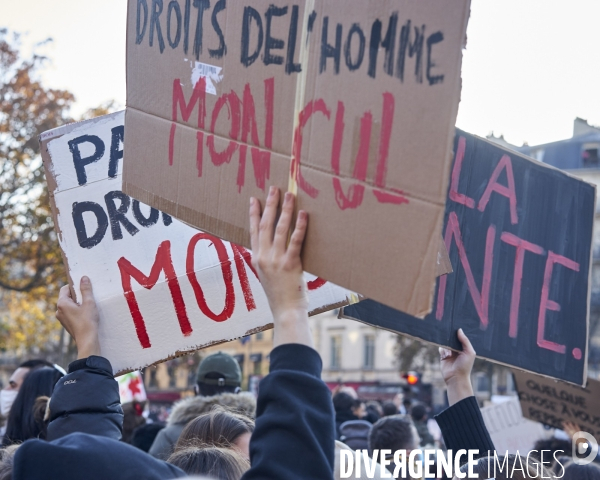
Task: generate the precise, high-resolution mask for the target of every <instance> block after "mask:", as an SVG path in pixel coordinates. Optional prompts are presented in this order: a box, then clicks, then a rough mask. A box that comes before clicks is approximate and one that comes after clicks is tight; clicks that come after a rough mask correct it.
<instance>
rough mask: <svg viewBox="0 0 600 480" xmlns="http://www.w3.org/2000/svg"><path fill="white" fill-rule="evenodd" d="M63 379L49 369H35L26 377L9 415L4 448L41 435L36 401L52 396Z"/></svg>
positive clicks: (58, 373)
mask: <svg viewBox="0 0 600 480" xmlns="http://www.w3.org/2000/svg"><path fill="white" fill-rule="evenodd" d="M62 377H63V374H62V373H61V372H59V371H58V370H57V369H55V368H49V367H42V368H37V369H34V370H32V371H31V372H30V373H29V374H28V375H27V377H25V380H24V381H23V385H21V388H20V389H19V393H18V394H17V398H15V402H14V403H13V405H12V407H11V409H10V413H9V414H8V420H7V422H6V433H5V435H4V439H3V440H2V445H3V446H7V445H11V444H13V443H20V442H24V441H25V440H29V439H30V438H37V437H38V436H39V435H40V433H41V432H42V428H41V426H40V425H38V424H37V423H36V421H35V417H34V405H35V401H36V399H37V398H38V397H44V396H45V397H50V396H52V392H53V391H54V385H56V382H58V380H60V379H61V378H62Z"/></svg>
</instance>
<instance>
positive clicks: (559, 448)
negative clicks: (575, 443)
mask: <svg viewBox="0 0 600 480" xmlns="http://www.w3.org/2000/svg"><path fill="white" fill-rule="evenodd" d="M534 451H535V453H533V455H535V457H536V458H537V459H538V460H539V459H540V455H541V453H540V452H542V451H543V452H544V461H549V460H550V461H552V463H554V459H555V458H560V457H561V456H565V455H571V452H572V447H571V441H570V440H562V439H560V438H555V437H552V438H541V439H539V440H538V441H536V442H535V444H534V445H533V450H532V452H534Z"/></svg>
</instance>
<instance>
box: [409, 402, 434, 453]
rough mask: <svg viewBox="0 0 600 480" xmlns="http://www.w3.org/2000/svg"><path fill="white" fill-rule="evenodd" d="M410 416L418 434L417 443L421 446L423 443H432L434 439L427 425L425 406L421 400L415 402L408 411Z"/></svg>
mask: <svg viewBox="0 0 600 480" xmlns="http://www.w3.org/2000/svg"><path fill="white" fill-rule="evenodd" d="M410 416H411V417H412V420H413V423H414V424H415V427H416V429H417V433H418V434H419V438H420V442H419V445H420V446H422V447H424V446H425V445H434V444H435V440H434V438H433V435H431V432H430V431H429V427H428V426H427V407H426V406H425V405H424V404H423V403H421V402H417V403H415V404H414V405H413V406H412V409H411V411H410Z"/></svg>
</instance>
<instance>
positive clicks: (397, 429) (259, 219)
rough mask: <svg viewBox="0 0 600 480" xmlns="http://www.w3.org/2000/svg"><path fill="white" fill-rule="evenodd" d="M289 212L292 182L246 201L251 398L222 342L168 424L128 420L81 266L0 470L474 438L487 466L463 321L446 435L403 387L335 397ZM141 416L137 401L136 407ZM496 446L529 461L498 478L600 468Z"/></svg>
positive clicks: (297, 465) (115, 465)
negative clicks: (265, 356) (265, 327)
mask: <svg viewBox="0 0 600 480" xmlns="http://www.w3.org/2000/svg"><path fill="white" fill-rule="evenodd" d="M280 204H281V210H280V215H279V218H277V217H278V210H279V208H278V207H279V205H280ZM293 210H294V196H293V195H292V194H290V193H286V194H285V196H284V198H283V200H282V201H280V193H279V190H278V189H275V188H271V189H270V191H269V196H268V198H267V200H266V204H265V206H264V210H263V209H262V208H261V205H260V202H259V201H258V200H256V199H251V204H250V233H251V243H252V251H253V260H252V261H253V264H254V266H255V268H256V270H257V272H258V275H259V278H260V280H261V284H262V286H263V288H264V290H265V293H266V296H267V298H268V300H269V306H270V308H271V311H272V314H273V323H274V348H273V350H272V352H271V354H270V373H269V375H268V376H267V377H265V378H264V379H263V380H262V382H261V384H260V389H259V394H258V399H257V400H255V399H254V397H253V396H251V395H249V394H245V393H243V392H240V385H241V372H240V369H239V365H238V364H237V362H236V361H235V360H234V359H233V358H232V357H230V356H228V355H226V354H223V353H217V354H214V355H211V356H208V357H206V358H205V359H204V360H203V361H202V363H201V364H200V367H199V369H198V374H197V378H196V381H197V382H196V396H194V397H191V398H187V399H184V400H182V401H180V402H179V403H177V404H176V405H175V406H174V408H173V410H172V412H171V414H170V417H169V418H168V421H167V424H166V426H165V425H161V424H159V423H148V424H144V425H136V423H135V421H133V422H128V421H126V422H125V428H124V416H126V414H127V412H125V413H124V409H123V407H122V405H121V404H120V400H119V390H118V386H117V382H116V381H115V380H114V378H113V370H112V367H111V365H110V362H109V361H108V360H107V359H106V358H104V357H102V356H101V349H100V345H99V341H98V328H99V325H98V324H99V316H98V311H97V308H96V304H95V301H94V295H93V289H92V284H91V282H90V280H89V279H88V278H87V277H84V278H83V279H82V281H81V292H82V300H81V303H80V304H77V303H76V302H75V301H73V299H72V298H71V296H70V291H69V288H68V287H63V289H62V290H61V293H60V297H59V301H58V306H57V317H58V319H59V321H60V322H61V324H62V325H63V327H64V328H65V329H66V330H67V331H68V332H69V333H70V334H71V336H72V337H73V338H74V340H75V343H76V345H77V360H76V361H74V362H72V363H71V364H70V365H69V368H68V372H65V371H64V370H63V369H62V368H61V367H59V366H57V365H53V364H50V363H48V362H45V361H43V360H31V361H28V362H25V363H23V364H21V365H20V366H19V368H17V369H16V370H15V372H14V373H13V375H12V376H11V378H10V382H9V384H8V385H7V386H6V388H4V389H3V390H2V391H1V393H0V409H1V413H2V415H3V416H4V417H5V418H6V419H7V420H6V426H5V429H4V431H3V432H2V435H3V437H2V438H3V440H2V446H3V448H2V450H0V480H8V479H12V480H24V479H27V480H37V479H40V480H41V479H64V480H68V479H90V480H95V479H98V480H105V479H132V480H133V479H150V480H152V479H157V480H158V479H162V480H168V479H173V478H184V477H186V478H192V477H193V478H208V479H213V480H240V479H244V480H254V479H285V480H294V479H303V480H306V479H333V478H342V477H341V473H340V472H341V468H340V458H341V452H343V451H344V450H348V449H350V450H364V451H367V452H376V451H378V452H382V451H389V452H392V454H393V453H394V452H397V451H402V452H403V455H405V456H406V458H405V459H404V460H405V461H412V462H422V458H421V457H420V456H418V455H412V452H415V451H417V450H419V449H427V448H438V447H440V446H443V447H444V448H446V449H448V450H452V451H454V452H456V451H458V450H461V449H465V450H478V451H479V455H478V456H479V460H478V463H477V466H476V467H475V471H476V472H477V473H478V474H479V475H478V477H472V478H488V466H489V463H490V462H492V461H494V460H493V459H494V457H493V455H494V453H495V448H494V444H493V442H492V440H491V438H490V435H489V432H488V431H487V429H486V427H485V424H484V422H483V418H482V415H481V412H480V410H479V406H478V404H477V401H476V399H475V397H474V395H473V389H472V386H471V381H470V375H471V370H472V367H473V363H474V360H475V351H474V350H473V347H472V346H471V343H470V342H469V339H468V338H467V336H466V335H465V334H464V332H462V330H459V331H458V332H457V335H458V339H459V341H460V343H461V344H462V351H461V352H453V351H450V350H445V349H440V368H441V371H442V375H443V377H444V381H445V383H446V386H447V394H448V403H449V407H448V408H447V409H446V410H444V411H443V412H441V413H440V414H439V415H437V416H436V417H435V421H436V425H439V429H440V432H441V438H439V439H438V438H434V436H433V435H432V433H431V431H430V429H429V428H428V423H429V422H428V420H431V419H428V411H427V408H426V407H425V405H423V404H420V403H416V404H409V403H404V402H402V401H401V399H399V400H398V401H396V402H395V403H393V402H389V403H384V404H383V405H379V404H377V403H367V404H365V403H364V402H361V401H360V400H358V399H357V398H356V395H355V394H353V392H352V391H349V390H347V389H340V390H339V391H337V392H335V394H334V395H332V393H331V392H330V390H329V389H328V387H327V386H326V384H325V383H324V382H323V381H322V380H321V377H320V375H321V369H322V363H321V359H320V357H319V355H318V353H317V352H316V351H315V350H314V349H313V347H312V335H311V332H310V329H309V326H308V300H307V288H306V283H305V281H304V277H303V269H302V262H301V260H300V252H301V249H302V244H303V240H304V235H305V232H306V228H307V222H308V218H307V214H306V213H305V212H303V211H300V212H298V215H297V220H296V223H295V225H294V226H293V227H292V218H293ZM136 414H139V412H138V411H136V410H135V408H134V411H133V413H132V415H134V416H135V415H136ZM545 442H546V443H540V444H538V445H536V446H535V448H536V449H537V450H540V449H546V450H551V451H553V452H554V453H556V452H561V451H562V452H563V453H564V455H565V456H569V455H570V453H571V445H570V443H569V442H568V441H566V442H565V441H563V442H562V443H561V442H560V441H554V442H552V441H548V440H546V441H545ZM532 448H533V446H532ZM497 455H498V456H500V458H501V461H503V460H510V462H509V463H511V464H514V463H515V461H517V462H520V463H521V465H522V468H521V469H518V470H517V471H516V472H514V473H513V474H512V475H508V474H506V475H505V474H503V473H500V474H497V473H496V475H495V479H496V480H504V479H508V478H515V479H525V478H540V479H541V478H565V479H567V480H573V479H577V480H591V479H600V468H599V467H598V466H597V465H595V464H591V465H585V466H580V465H576V464H574V463H573V462H570V461H566V460H565V461H562V462H554V464H548V463H546V465H541V462H540V460H539V459H537V460H536V459H535V457H533V456H520V457H514V456H512V457H510V458H504V455H503V453H502V452H497ZM552 458H559V457H556V456H555V457H552ZM390 461H391V457H390V458H384V457H383V456H381V457H379V461H378V462H377V463H376V464H374V465H373V473H372V475H370V476H367V474H366V470H362V473H361V474H360V476H359V474H358V473H356V475H354V474H353V476H352V478H392V477H391V475H392V473H391V472H392V471H393V466H394V465H393V464H391V465H390ZM558 465H560V469H557V466H558ZM561 469H562V471H561ZM463 471H464V472H466V470H463ZM503 475H505V476H503ZM396 478H417V477H396ZM420 478H435V477H427V476H421V477H420ZM461 478H465V477H461ZM466 478H471V477H466Z"/></svg>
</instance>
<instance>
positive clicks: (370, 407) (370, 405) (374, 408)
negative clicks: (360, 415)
mask: <svg viewBox="0 0 600 480" xmlns="http://www.w3.org/2000/svg"><path fill="white" fill-rule="evenodd" d="M366 405H367V411H368V412H373V413H375V414H376V415H377V417H378V418H381V417H383V410H382V408H381V403H379V402H375V401H373V400H371V401H369V402H367V403H366Z"/></svg>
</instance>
